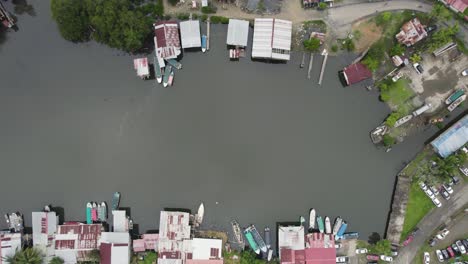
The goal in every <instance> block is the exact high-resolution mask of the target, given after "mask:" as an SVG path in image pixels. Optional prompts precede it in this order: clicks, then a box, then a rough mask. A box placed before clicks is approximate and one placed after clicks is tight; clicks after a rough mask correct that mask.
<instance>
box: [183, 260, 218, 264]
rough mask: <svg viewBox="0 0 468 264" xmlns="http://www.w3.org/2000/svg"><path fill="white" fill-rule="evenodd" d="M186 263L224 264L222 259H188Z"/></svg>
mask: <svg viewBox="0 0 468 264" xmlns="http://www.w3.org/2000/svg"><path fill="white" fill-rule="evenodd" d="M185 263H186V264H223V263H224V260H222V259H204V260H199V259H198V260H197V259H187V260H186V261H185Z"/></svg>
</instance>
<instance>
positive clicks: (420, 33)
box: [395, 18, 427, 47]
mask: <svg viewBox="0 0 468 264" xmlns="http://www.w3.org/2000/svg"><path fill="white" fill-rule="evenodd" d="M395 37H396V38H397V40H398V42H400V43H401V44H404V45H406V46H407V47H410V46H412V45H414V44H415V43H416V42H418V41H420V40H422V39H423V38H425V37H427V32H426V29H425V26H424V25H423V24H421V22H420V21H419V19H417V18H413V19H411V20H410V21H408V22H406V23H405V24H404V25H403V26H402V27H401V31H400V32H399V33H398V34H396V36H395Z"/></svg>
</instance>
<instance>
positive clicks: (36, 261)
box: [4, 248, 44, 264]
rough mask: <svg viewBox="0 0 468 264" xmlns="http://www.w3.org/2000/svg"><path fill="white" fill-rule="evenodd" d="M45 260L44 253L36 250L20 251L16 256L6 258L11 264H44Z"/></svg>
mask: <svg viewBox="0 0 468 264" xmlns="http://www.w3.org/2000/svg"><path fill="white" fill-rule="evenodd" d="M43 259H44V256H43V255H42V253H41V252H40V251H39V250H38V249H35V248H25V249H22V250H18V251H16V252H15V254H14V255H12V256H7V257H5V258H4V260H5V262H7V263H10V264H42V261H43Z"/></svg>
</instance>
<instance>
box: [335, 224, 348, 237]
mask: <svg viewBox="0 0 468 264" xmlns="http://www.w3.org/2000/svg"><path fill="white" fill-rule="evenodd" d="M347 227H348V223H346V221H343V223H342V224H341V227H340V229H339V230H338V233H336V235H335V240H338V239H341V238H342V237H343V234H344V232H345V231H346V228H347Z"/></svg>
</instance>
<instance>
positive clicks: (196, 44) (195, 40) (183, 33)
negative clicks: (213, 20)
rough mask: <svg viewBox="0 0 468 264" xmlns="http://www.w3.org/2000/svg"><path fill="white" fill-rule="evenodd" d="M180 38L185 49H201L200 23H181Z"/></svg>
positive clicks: (191, 21)
mask: <svg viewBox="0 0 468 264" xmlns="http://www.w3.org/2000/svg"><path fill="white" fill-rule="evenodd" d="M180 37H181V40H182V48H183V49H190V48H200V47H201V38H200V21H198V20H188V21H183V22H180Z"/></svg>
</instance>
